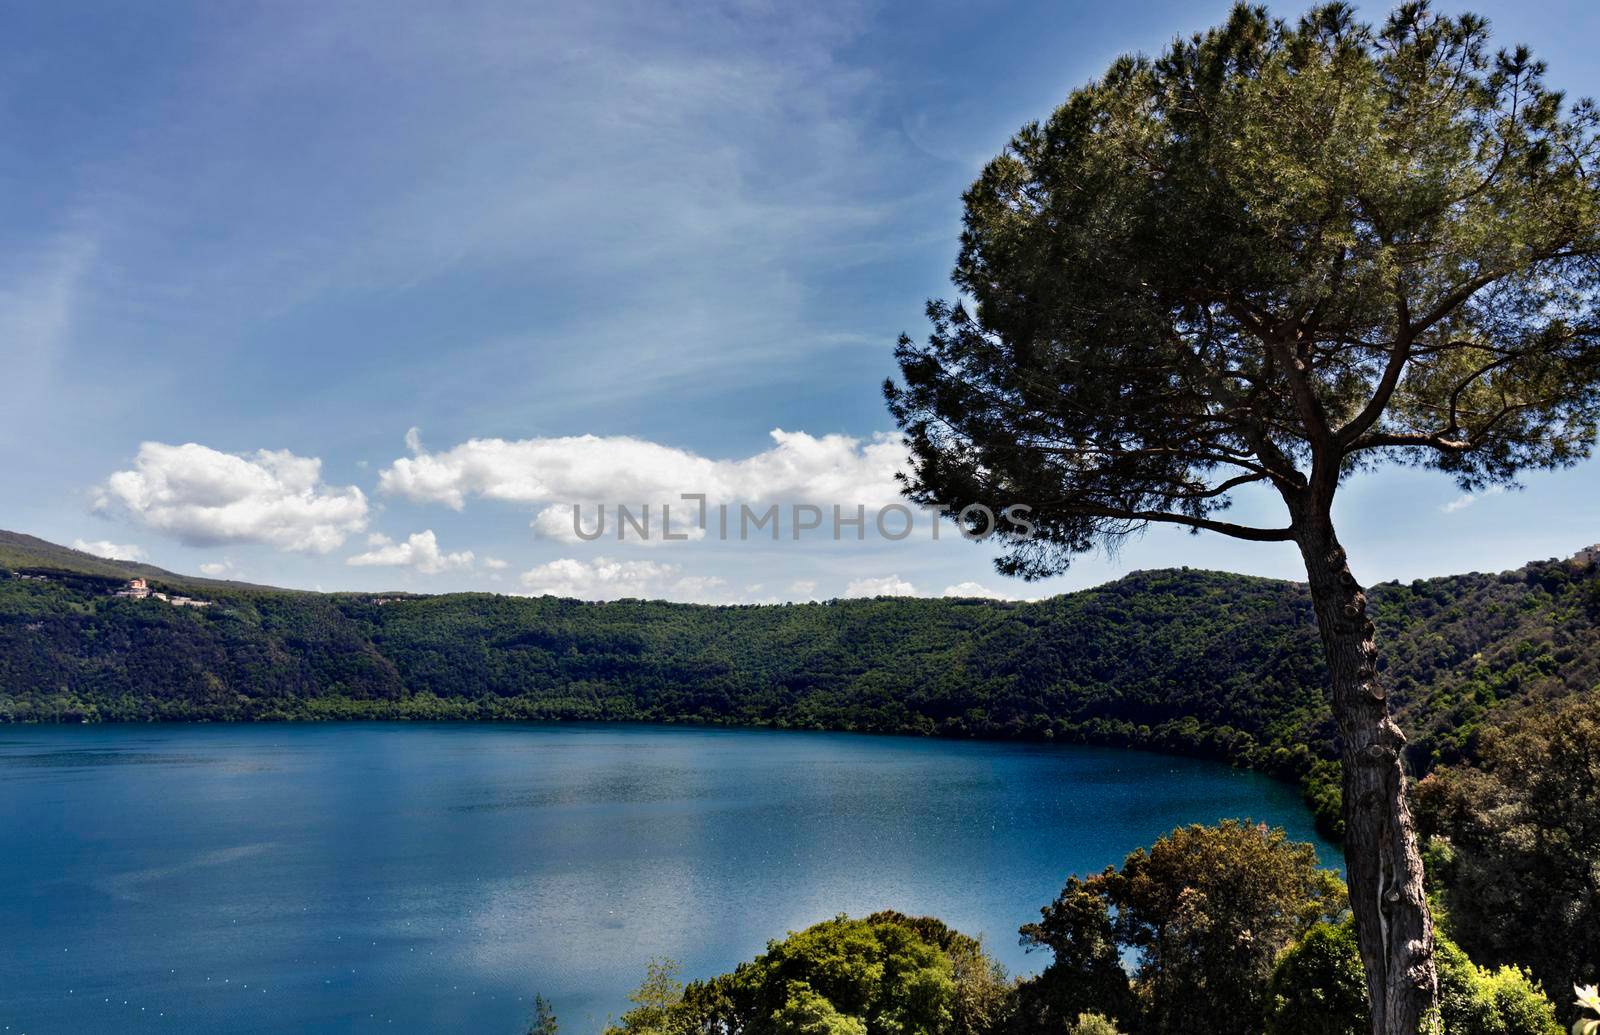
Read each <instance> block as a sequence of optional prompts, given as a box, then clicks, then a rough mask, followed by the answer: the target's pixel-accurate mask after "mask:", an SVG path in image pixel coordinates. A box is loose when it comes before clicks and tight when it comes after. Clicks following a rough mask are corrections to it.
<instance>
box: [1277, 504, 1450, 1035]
mask: <svg viewBox="0 0 1600 1035" xmlns="http://www.w3.org/2000/svg"><path fill="white" fill-rule="evenodd" d="M1297 532H1298V534H1297V536H1296V541H1297V543H1298V545H1299V546H1300V552H1301V555H1302V556H1303V557H1304V559H1305V565H1306V575H1307V577H1308V581H1309V583H1310V587H1311V599H1312V605H1313V607H1314V608H1315V610H1316V615H1317V626H1318V629H1319V631H1320V632H1321V634H1322V643H1323V647H1324V650H1325V652H1326V655H1327V660H1328V671H1329V673H1330V675H1331V676H1332V682H1333V711H1334V717H1335V718H1336V720H1337V721H1338V724H1339V733H1340V741H1341V745H1340V748H1341V752H1342V761H1343V773H1344V821H1345V842H1344V859H1345V879H1346V881H1347V882H1348V883H1349V887H1350V908H1351V910H1352V911H1353V912H1354V913H1355V918H1356V933H1357V936H1358V941H1359V943H1360V946H1361V959H1362V964H1363V965H1364V967H1365V969H1366V974H1367V994H1368V996H1369V998H1370V1001H1371V1004H1372V1031H1373V1035H1418V1033H1420V1032H1434V1031H1436V1030H1437V1028H1438V1018H1437V1011H1436V1009H1435V1003H1436V1002H1437V999H1438V984H1439V979H1438V974H1437V972H1436V971H1435V968H1434V962H1433V919H1432V917H1431V916H1430V915H1429V912H1428V902H1427V897H1426V895H1425V893H1424V890H1423V880H1422V857H1421V854H1420V853H1419V852H1418V850H1417V839H1416V833H1415V831H1414V829H1413V826H1412V822H1411V810H1410V807H1409V806H1408V804H1407V802H1406V776H1405V770H1404V767H1403V763H1402V756H1401V748H1402V746H1403V745H1404V744H1405V735H1404V734H1402V733H1401V732H1400V729H1399V727H1398V726H1396V725H1395V724H1394V721H1393V720H1392V719H1391V718H1390V717H1389V702H1388V700H1387V695H1386V693H1385V691H1384V689H1383V686H1382V684H1381V683H1380V682H1379V681H1378V672H1377V658H1378V651H1377V646H1376V644H1375V642H1374V634H1375V632H1376V630H1375V627H1374V626H1373V623H1372V621H1371V619H1369V618H1368V617H1367V597H1366V594H1365V593H1364V592H1363V591H1362V589H1361V586H1360V585H1359V584H1358V583H1357V582H1356V579H1355V576H1354V575H1352V574H1351V572H1350V566H1349V564H1348V563H1347V561H1346V558H1345V552H1344V550H1343V549H1342V548H1341V547H1340V546H1339V541H1338V539H1337V537H1336V536H1335V535H1334V530H1333V525H1332V523H1331V521H1329V520H1328V519H1327V518H1325V517H1317V518H1314V519H1311V520H1306V521H1302V522H1297Z"/></svg>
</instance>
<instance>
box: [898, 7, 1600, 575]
mask: <svg viewBox="0 0 1600 1035" xmlns="http://www.w3.org/2000/svg"><path fill="white" fill-rule="evenodd" d="M1596 126H1597V121H1596V111H1595V108H1594V106H1593V105H1592V104H1591V103H1590V102H1588V101H1580V102H1578V103H1575V104H1567V103H1565V100H1564V98H1563V96H1562V94H1561V93H1560V92H1559V91H1556V90H1554V89H1551V88H1550V87H1549V86H1547V84H1546V82H1545V66H1544V65H1543V64H1542V63H1540V62H1538V61H1536V60H1534V59H1533V57H1532V56H1531V55H1530V54H1529V53H1528V51H1527V50H1526V49H1524V48H1515V49H1511V50H1504V51H1499V52H1491V50H1490V49H1489V42H1488V29H1487V25H1486V23H1485V22H1484V21H1483V20H1482V19H1480V18H1477V17H1474V16H1472V15H1460V16H1456V17H1446V16H1440V15H1436V14H1434V13H1432V12H1431V11H1430V10H1429V9H1428V7H1427V5H1426V4H1423V3H1408V4H1405V5H1403V6H1402V7H1400V8H1399V9H1398V10H1397V11H1395V12H1394V14H1393V15H1392V16H1391V17H1390V18H1389V19H1388V21H1387V22H1385V23H1384V24H1383V25H1381V26H1377V27H1372V26H1368V25H1365V24H1363V23H1361V22H1359V21H1357V20H1356V18H1355V17H1354V15H1353V12H1352V9H1351V8H1350V7H1349V6H1348V5H1344V4H1330V5H1327V6H1324V7H1319V8H1317V9H1315V10H1313V11H1312V12H1311V13H1309V14H1307V15H1306V16H1305V17H1304V18H1303V19H1301V20H1300V21H1299V22H1298V23H1286V22H1283V21H1278V20H1274V19H1272V18H1270V17H1269V16H1268V15H1267V14H1266V11H1265V9H1264V8H1258V7H1248V6H1242V5H1241V6H1239V7H1236V8H1235V9H1234V11H1233V14H1232V15H1231V17H1230V18H1229V20H1228V22H1227V23H1226V24H1225V25H1223V26H1221V27H1219V28H1217V29H1214V30H1211V31H1209V32H1207V33H1204V34H1199V35H1196V36H1194V37H1193V38H1191V39H1187V40H1180V41H1179V42H1178V43H1176V44H1174V45H1173V46H1172V48H1171V49H1170V50H1168V51H1167V52H1166V53H1164V54H1163V55H1161V56H1160V57H1158V58H1144V57H1129V58H1124V59H1121V60H1119V61H1117V62H1116V63H1115V64H1113V65H1112V66H1111V68H1110V69H1109V70H1108V71H1107V72H1106V73H1105V75H1104V76H1102V77H1101V78H1100V79H1098V80H1096V81H1095V82H1093V83H1091V84H1090V85H1088V86H1085V87H1083V88H1082V89H1079V90H1077V91H1075V92H1074V93H1073V94H1072V96H1071V97H1069V98H1068V100H1067V101H1066V103H1065V104H1063V105H1062V106H1061V107H1060V108H1059V109H1057V110H1056V112H1055V113H1054V114H1053V115H1052V116H1051V117H1050V118H1049V119H1047V120H1045V121H1044V122H1042V123H1034V124H1030V125H1028V126H1025V127H1024V128H1023V129H1022V130H1021V131H1020V132H1019V133H1018V134H1017V135H1016V136H1015V137H1014V138H1013V139H1012V141H1011V143H1010V145H1009V146H1008V147H1007V148H1006V150H1005V152H1004V153H1003V154H1001V155H1000V156H999V157H997V158H996V159H994V160H993V161H992V162H991V163H990V164H989V165H988V166H987V167H986V168H985V169H984V171H983V174H982V176H981V177H980V178H979V179H978V181H977V182H976V183H975V184H973V186H972V187H971V188H970V189H969V190H968V191H967V194H966V196H965V205H966V216H965V230H964V233H963V235H962V239H961V253H960V257H959V260H958V262H957V264H956V268H955V273H954V280H955V283H956V285H957V287H958V288H959V289H960V290H961V291H962V292H963V293H964V294H965V295H966V296H968V297H969V298H970V300H971V302H972V303H973V305H972V306H970V307H969V306H968V305H967V304H966V303H964V302H958V303H947V302H935V303H932V304H931V305H930V306H929V316H930V317H931V320H932V323H933V332H932V334H931V336H930V337H929V339H928V341H927V342H926V344H920V345H919V344H916V343H914V342H913V341H912V340H911V339H909V338H902V339H901V342H900V346H899V350H898V357H899V362H900V366H901V371H902V383H901V384H895V383H893V382H891V383H889V384H887V385H886V392H887V395H888V400H889V404H890V407H891V409H892V411H893V413H894V415H895V416H896V418H897V419H898V420H899V422H900V424H901V425H902V427H903V428H904V429H905V430H906V432H907V433H908V436H909V439H910V441H911V444H912V448H913V452H914V454H915V461H916V466H915V470H914V472H913V475H912V476H911V479H910V489H911V491H912V494H913V495H914V496H915V497H917V498H918V499H920V500H922V501H924V502H929V503H932V502H940V503H945V504H949V505H953V506H955V507H961V506H964V505H967V504H970V503H983V504H987V505H990V506H993V507H998V506H1005V505H1011V504H1015V503H1026V504H1028V505H1031V506H1032V507H1033V508H1034V512H1033V514H1032V515H1030V516H1031V518H1032V519H1033V520H1034V521H1035V522H1036V523H1037V524H1038V532H1037V534H1036V535H1035V537H1034V538H1033V539H1031V540H1022V539H1014V540H1013V541H1012V542H1011V544H1010V545H1011V549H1010V552H1009V553H1008V554H1007V556H1006V557H1005V558H1004V559H1003V560H1002V562H1001V566H1002V569H1003V570H1006V571H1008V572H1011V573H1015V574H1020V575H1023V576H1043V575H1047V574H1050V573H1052V572H1054V571H1056V570H1058V569H1059V568H1060V567H1062V566H1064V565H1065V564H1066V563H1067V560H1068V559H1069V558H1070V555H1071V554H1073V553H1075V552H1080V551H1083V550H1087V549H1089V548H1091V547H1093V546H1095V545H1098V544H1100V543H1102V542H1104V541H1106V540H1107V539H1108V538H1110V539H1115V538H1116V537H1118V536H1121V535H1124V534H1126V533H1127V532H1129V531H1132V530H1134V529H1136V528H1138V527H1140V526H1142V525H1143V524H1145V523H1147V522H1149V521H1164V522H1174V523H1178V524H1182V525H1187V526H1189V527H1192V528H1195V529H1211V530H1214V531H1220V532H1225V533H1228V534H1231V535H1235V536H1240V537H1243V538H1247V539H1264V540H1287V539H1290V538H1292V532H1291V529H1290V528H1289V527H1288V526H1282V527H1255V526H1244V525H1239V524H1234V523H1231V522H1228V521H1226V520H1224V519H1223V518H1222V517H1221V516H1220V515H1219V513H1218V512H1219V511H1222V510H1224V509H1225V508H1226V507H1227V506H1228V504H1229V502H1230V500H1231V499H1232V498H1233V495H1234V490H1236V489H1239V488H1241V487H1243V486H1246V485H1263V486H1268V487H1271V488H1274V489H1276V490H1278V491H1279V492H1280V493H1284V494H1287V496H1288V497H1290V498H1295V497H1300V496H1304V497H1306V498H1307V499H1309V500H1311V501H1313V502H1319V503H1321V504H1323V505H1325V503H1326V500H1328V499H1331V496H1332V493H1333V490H1334V488H1335V487H1336V486H1337V484H1338V481H1339V479H1340V478H1342V477H1344V476H1345V475H1348V474H1349V473H1350V472H1352V471H1355V470H1358V469H1361V468H1365V467H1370V466H1373V465H1375V464H1377V463H1380V462H1384V461H1398V462H1404V463H1413V464H1421V465H1425V466H1429V467H1433V468H1437V469H1440V470H1443V471H1446V472H1448V473H1449V474H1451V475H1453V476H1454V477H1455V478H1456V479H1457V480H1458V481H1459V482H1460V483H1461V484H1462V485H1463V486H1466V487H1469V488H1471V487H1477V486H1480V485H1483V484H1486V483H1499V482H1506V481H1509V480H1511V479H1513V478H1514V477H1515V475H1516V474H1517V472H1518V471H1520V470H1523V469H1527V468H1550V467H1560V466H1563V465H1567V464H1570V463H1572V462H1574V461H1575V460H1577V459H1580V458H1581V457H1583V456H1585V455H1586V454H1587V452H1588V450H1589V449H1590V447H1591V445H1592V442H1593V440H1594V436H1595V431H1596V420H1597V416H1600V349H1597V348H1596V342H1597V340H1600V338H1597V336H1600V302H1597V292H1596V288H1597V285H1600V263H1597V256H1600V174H1597V165H1596V163H1597V161H1600V144H1597V136H1596Z"/></svg>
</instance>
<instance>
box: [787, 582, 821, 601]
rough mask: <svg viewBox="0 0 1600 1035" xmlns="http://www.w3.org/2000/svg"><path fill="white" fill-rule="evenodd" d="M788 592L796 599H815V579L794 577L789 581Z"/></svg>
mask: <svg viewBox="0 0 1600 1035" xmlns="http://www.w3.org/2000/svg"><path fill="white" fill-rule="evenodd" d="M789 592H790V593H791V594H792V595H793V596H794V598H795V599H796V600H815V599H816V597H817V580H816V579H795V580H794V581H793V582H791V583H789Z"/></svg>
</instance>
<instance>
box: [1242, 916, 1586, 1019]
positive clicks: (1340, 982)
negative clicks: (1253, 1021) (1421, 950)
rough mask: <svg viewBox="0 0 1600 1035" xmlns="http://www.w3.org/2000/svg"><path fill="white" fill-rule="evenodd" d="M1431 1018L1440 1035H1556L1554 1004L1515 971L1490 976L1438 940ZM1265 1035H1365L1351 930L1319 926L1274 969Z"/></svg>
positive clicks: (1345, 924)
mask: <svg viewBox="0 0 1600 1035" xmlns="http://www.w3.org/2000/svg"><path fill="white" fill-rule="evenodd" d="M1435 959H1436V961H1437V963H1438V967H1439V1013H1440V1017H1441V1019H1442V1020H1443V1021H1444V1030H1445V1035H1561V1032H1562V1028H1561V1025H1560V1024H1559V1023H1557V1021H1556V1010H1555V1004H1554V1003H1552V1002H1551V1001H1550V1000H1549V999H1548V998H1546V996H1545V994H1544V991H1543V990H1542V989H1541V988H1540V987H1539V985H1538V984H1537V983H1536V982H1535V981H1534V980H1533V979H1532V978H1530V977H1529V976H1528V973H1527V971H1525V970H1522V969H1521V968H1519V967H1500V968H1498V969H1494V970H1491V969H1489V968H1486V967H1480V966H1478V965H1477V964H1475V963H1473V962H1472V961H1471V960H1470V959H1468V958H1467V954H1466V953H1464V952H1462V951H1461V950H1460V949H1459V948H1457V947H1456V945H1455V943H1453V942H1451V941H1450V940H1449V939H1448V938H1445V937H1444V936H1443V935H1440V936H1439V937H1438V938H1437V942H1436V949H1435ZM1266 1030H1267V1035H1365V1033H1366V1031H1367V1030H1368V1025H1367V993H1366V980H1365V978H1364V977H1363V974H1362V969H1361V955H1360V951H1359V950H1358V949H1357V948H1356V933H1355V925H1354V924H1353V923H1352V921H1351V920H1350V918H1348V917H1346V918H1345V919H1344V920H1342V921H1341V922H1339V923H1337V924H1319V925H1318V926H1317V927H1315V928H1313V929H1312V930H1311V931H1310V932H1308V933H1307V934H1306V936H1305V937H1304V938H1302V939H1301V940H1300V941H1299V942H1298V943H1296V944H1295V946H1294V947H1293V948H1291V949H1290V950H1289V951H1288V952H1286V953H1284V954H1283V957H1282V958H1281V959H1280V960H1279V961H1278V966H1277V968H1276V970H1275V971H1274V972H1273V976H1272V985H1271V995H1270V999H1269V1006H1268V1013H1267V1017H1266Z"/></svg>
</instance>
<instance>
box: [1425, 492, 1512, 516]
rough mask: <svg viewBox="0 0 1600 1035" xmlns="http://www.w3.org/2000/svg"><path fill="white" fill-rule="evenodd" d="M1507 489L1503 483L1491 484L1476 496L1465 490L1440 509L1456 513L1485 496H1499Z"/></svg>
mask: <svg viewBox="0 0 1600 1035" xmlns="http://www.w3.org/2000/svg"><path fill="white" fill-rule="evenodd" d="M1505 491H1506V490H1505V486H1503V485H1491V486H1489V487H1488V488H1487V489H1485V490H1483V492H1481V493H1479V494H1477V495H1476V496H1474V495H1473V494H1472V493H1470V492H1464V493H1462V494H1461V495H1460V496H1457V497H1456V498H1455V499H1453V500H1451V501H1450V502H1449V503H1446V504H1445V505H1444V506H1442V507H1440V508H1439V509H1440V510H1442V511H1444V512H1445V513H1446V514H1454V513H1456V512H1457V511H1461V510H1466V509H1467V508H1468V507H1470V506H1472V505H1473V504H1474V503H1476V502H1478V500H1480V499H1481V498H1483V497H1484V496H1498V495H1500V494H1501V493H1503V492H1505Z"/></svg>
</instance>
